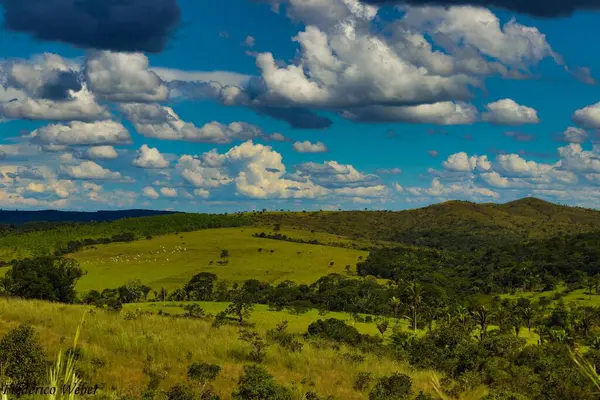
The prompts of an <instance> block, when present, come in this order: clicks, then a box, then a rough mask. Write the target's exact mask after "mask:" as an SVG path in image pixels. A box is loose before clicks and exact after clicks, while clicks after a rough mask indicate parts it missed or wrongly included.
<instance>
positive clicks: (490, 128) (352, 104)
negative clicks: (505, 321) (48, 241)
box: [0, 0, 600, 212]
mask: <svg viewBox="0 0 600 400" xmlns="http://www.w3.org/2000/svg"><path fill="white" fill-rule="evenodd" d="M446 2H447V3H453V5H452V6H450V7H447V6H445V3H446ZM515 3H517V2H514V1H510V0H459V1H455V0H448V1H446V0H406V1H394V0H362V1H361V0H227V2H223V1H221V2H208V1H197V0H194V1H193V0H126V1H123V0H102V1H99V0H85V1H75V0H52V1H48V0H46V1H40V0H0V8H2V10H3V13H2V14H3V15H2V24H1V26H2V28H1V30H0V81H1V82H2V85H1V86H0V208H3V209H63V210H84V211H94V210H107V209H126V208H147V209H159V210H178V211H187V212H234V211H246V210H253V209H264V208H266V209H269V210H273V209H278V210H279V209H285V210H319V209H323V210H337V209H365V208H366V209H389V210H402V209H408V208H416V207H421V206H426V205H429V204H433V203H438V202H442V201H447V200H466V201H475V202H495V203H504V202H508V201H512V200H516V199H519V198H523V197H527V196H533V197H538V198H541V199H545V200H548V201H552V202H555V203H560V204H567V205H573V206H582V207H588V208H600V133H599V132H600V91H599V90H598V86H597V83H596V78H595V77H596V76H598V77H600V56H599V53H598V47H597V40H596V39H595V38H597V37H600V24H598V23H597V21H598V18H599V17H600V1H596V0H582V1H577V0H574V1H570V2H565V3H559V2H555V3H556V4H554V3H553V4H550V5H548V4H545V3H544V2H538V1H530V2H526V3H525V2H523V3H522V4H515Z"/></svg>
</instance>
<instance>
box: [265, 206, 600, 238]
mask: <svg viewBox="0 0 600 400" xmlns="http://www.w3.org/2000/svg"><path fill="white" fill-rule="evenodd" d="M255 221H256V222H255V223H257V224H259V225H260V224H262V225H272V224H280V225H281V226H282V227H290V226H293V227H297V228H301V229H306V230H316V231H322V232H328V233H332V234H336V235H344V236H349V237H353V238H364V239H370V240H385V241H394V242H401V243H406V244H414V245H420V246H428V247H435V248H446V249H471V248H474V247H481V246H485V245H489V244H491V245H493V246H495V245H497V244H498V243H500V242H518V241H521V240H524V239H535V238H548V237H552V236H557V235H573V234H579V233H588V232H594V231H599V230H600V211H596V210H589V209H583V208H576V207H567V206H561V205H557V204H552V203H548V202H545V201H542V200H539V199H535V198H526V199H522V200H518V201H514V202H510V203H506V204H491V203H488V204H476V203H471V202H464V201H450V202H445V203H441V204H436V205H432V206H429V207H425V208H420V209H415V210H407V211H400V212H391V211H348V212H305V213H265V214H264V215H260V216H257V217H255Z"/></svg>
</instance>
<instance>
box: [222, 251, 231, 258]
mask: <svg viewBox="0 0 600 400" xmlns="http://www.w3.org/2000/svg"><path fill="white" fill-rule="evenodd" d="M227 257H229V250H227V249H223V250H221V258H227Z"/></svg>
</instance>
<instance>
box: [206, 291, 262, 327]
mask: <svg viewBox="0 0 600 400" xmlns="http://www.w3.org/2000/svg"><path fill="white" fill-rule="evenodd" d="M253 309H254V305H253V304H252V302H251V300H250V296H249V295H248V293H247V292H246V291H245V290H242V289H236V290H235V291H234V293H233V299H232V301H231V304H229V305H228V306H227V308H226V309H225V310H224V311H222V312H220V313H219V314H217V317H216V321H215V322H216V324H217V325H218V324H220V323H221V322H223V321H224V320H225V319H226V318H227V317H228V316H229V315H233V316H235V318H236V320H237V321H238V322H239V323H240V325H243V324H244V322H245V321H246V320H247V319H248V318H250V315H251V314H252V310H253Z"/></svg>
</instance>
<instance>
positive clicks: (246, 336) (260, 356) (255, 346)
mask: <svg viewBox="0 0 600 400" xmlns="http://www.w3.org/2000/svg"><path fill="white" fill-rule="evenodd" d="M239 339H240V340H242V341H244V342H247V343H249V344H250V346H252V350H250V354H249V355H250V359H251V360H252V361H255V362H263V361H264V359H265V357H266V356H267V347H268V345H267V344H266V343H265V341H264V340H263V339H262V338H261V337H260V335H259V334H258V333H257V332H250V331H247V330H242V331H240V338H239Z"/></svg>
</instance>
